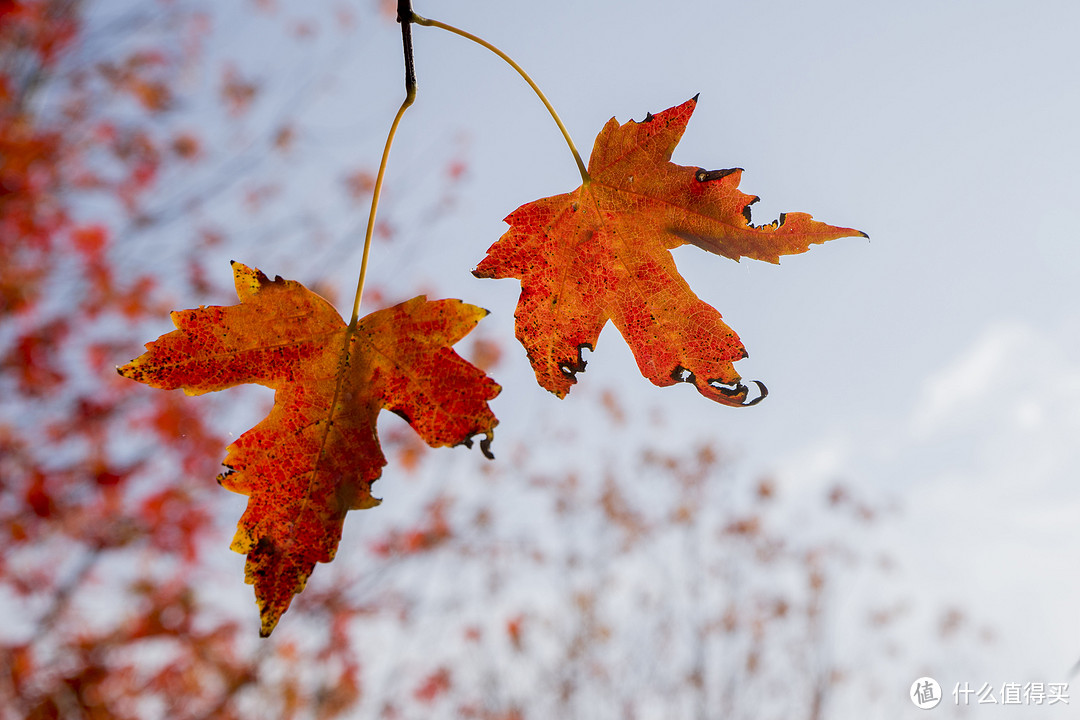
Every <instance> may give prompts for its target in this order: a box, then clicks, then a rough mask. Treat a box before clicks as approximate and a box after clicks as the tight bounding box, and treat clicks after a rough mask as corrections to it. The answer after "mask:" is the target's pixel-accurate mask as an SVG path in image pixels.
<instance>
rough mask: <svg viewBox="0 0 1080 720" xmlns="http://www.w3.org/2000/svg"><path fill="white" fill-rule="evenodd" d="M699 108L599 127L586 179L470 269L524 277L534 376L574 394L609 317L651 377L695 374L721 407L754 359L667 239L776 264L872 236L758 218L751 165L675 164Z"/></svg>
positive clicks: (518, 221) (738, 389) (787, 218)
mask: <svg viewBox="0 0 1080 720" xmlns="http://www.w3.org/2000/svg"><path fill="white" fill-rule="evenodd" d="M696 105H697V98H696V97H695V98H693V99H691V100H688V101H687V102H685V103H683V104H682V105H678V106H676V107H673V108H670V109H668V110H665V111H664V112H662V113H658V114H656V115H651V114H650V115H648V116H647V117H646V118H645V120H644V121H642V122H634V121H630V122H627V123H625V124H623V125H619V123H618V122H617V121H616V120H615V118H612V119H611V120H609V121H608V123H607V125H605V126H604V129H603V130H601V131H600V134H599V135H598V136H597V138H596V143H595V145H594V146H593V152H592V156H591V157H590V158H589V167H588V174H589V177H590V180H589V181H588V182H586V183H584V184H583V185H582V186H581V187H579V188H578V189H577V190H575V191H573V192H571V193H566V194H563V195H556V196H554V197H549V198H544V199H542V200H537V201H535V202H531V203H528V204H526V205H522V206H521V207H520V208H518V209H517V210H515V211H514V212H512V213H511V214H510V215H509V216H507V218H506V222H507V223H509V224H510V229H509V230H508V231H507V232H506V233H505V234H504V235H503V236H502V237H501V238H500V239H499V240H498V241H496V242H495V244H493V245H492V246H491V247H490V248H489V249H488V253H487V257H485V258H484V260H483V261H482V262H481V263H480V264H479V265H478V266H477V268H476V270H474V271H473V274H474V275H476V276H477V277H483V278H518V279H520V280H521V297H520V299H519V301H518V306H517V312H516V313H515V319H516V334H517V338H518V340H519V341H520V342H521V344H522V345H524V346H525V350H526V351H527V353H528V356H529V361H530V362H531V363H532V366H533V370H534V372H535V373H536V379H537V382H539V383H540V385H541V386H542V387H544V388H546V389H548V390H550V391H551V392H553V393H555V394H556V395H558V396H559V397H565V396H566V394H567V393H568V392H569V391H570V386H571V385H573V384H574V383H575V382H576V378H575V377H574V376H575V374H576V373H578V372H581V371H582V370H584V369H585V361H584V360H583V359H582V356H581V350H582V348H589V349H590V350H593V349H594V348H595V346H596V340H597V338H598V337H599V335H600V331H601V329H602V328H603V327H604V325H605V324H606V323H607V322H608V320H611V321H612V322H613V323H614V324H615V326H616V327H617V328H618V329H619V332H621V333H622V336H623V337H624V338H625V339H626V342H627V344H628V345H629V346H630V349H631V350H632V351H633V353H634V358H635V359H636V360H637V364H638V368H639V369H640V370H641V373H642V375H644V376H645V377H647V378H648V379H649V380H651V381H652V382H653V383H655V384H656V385H659V386H661V387H664V386H668V385H673V384H674V383H676V382H692V383H694V386H695V387H696V388H697V389H698V392H700V393H701V394H702V395H704V396H705V397H707V398H709V399H711V400H715V401H717V402H720V403H723V404H725V405H744V404H745V405H752V404H754V403H756V402H758V401H760V400H761V399H762V398H763V397H764V396H765V393H766V392H767V391H766V390H765V386H764V385H762V384H761V383H757V385H758V387H759V389H760V390H761V393H762V394H761V395H760V396H759V397H757V398H755V399H754V400H753V401H750V402H747V401H746V398H747V394H748V391H747V388H746V386H745V385H743V384H742V382H741V378H740V377H739V374H738V373H737V372H736V371H735V368H734V365H733V364H732V363H734V362H735V361H737V360H740V359H742V358H744V357H746V356H747V353H746V350H745V348H744V347H743V344H742V341H741V340H739V336H738V335H736V334H735V331H734V330H732V329H731V328H730V327H728V326H727V324H726V323H725V322H724V321H723V319H722V318H721V315H720V313H719V312H717V311H716V310H715V309H714V308H713V307H712V306H710V305H708V304H707V303H705V302H703V301H702V300H700V299H699V298H698V297H697V296H696V295H695V294H694V293H693V291H692V290H691V289H690V286H689V285H688V284H687V283H686V281H685V280H684V279H683V278H682V276H680V275H679V272H678V270H677V269H676V267H675V261H674V259H673V258H672V256H671V253H670V250H671V249H672V248H675V247H678V246H680V245H684V244H687V243H690V244H693V245H696V246H698V247H700V248H702V249H703V250H707V251H709V252H712V253H716V254H718V255H723V256H725V257H728V258H731V259H733V260H736V261H738V260H739V259H740V258H742V257H750V258H754V259H756V260H764V261H767V262H772V263H777V262H779V261H780V256H781V255H790V254H794V253H801V252H806V250H807V249H809V247H810V245H812V244H814V243H823V242H825V241H827V240H833V239H836V238H840V237H850V236H856V235H861V236H863V237H866V235H865V233H862V232H860V231H858V230H852V229H850V228H841V227H833V226H831V225H826V224H824V223H821V222H817V221H816V220H814V219H812V217H811V216H810V215H808V214H806V213H786V214H784V215H781V216H780V219H779V220H778V221H775V222H773V223H771V224H767V225H759V226H755V225H751V224H750V205H751V204H753V203H754V202H756V201H757V200H758V198H756V197H754V196H751V195H746V194H744V193H743V192H741V191H740V190H739V189H738V185H739V179H740V177H741V175H742V170H741V169H739V168H735V169H731V170H713V171H707V170H703V169H701V168H697V167H684V166H681V165H676V164H674V163H672V162H670V160H671V153H672V152H673V151H674V149H675V146H676V145H677V144H678V142H679V140H680V139H681V138H682V134H683V131H684V130H685V129H686V124H687V122H688V121H689V119H690V116H691V114H693V112H694V107H695V106H696Z"/></svg>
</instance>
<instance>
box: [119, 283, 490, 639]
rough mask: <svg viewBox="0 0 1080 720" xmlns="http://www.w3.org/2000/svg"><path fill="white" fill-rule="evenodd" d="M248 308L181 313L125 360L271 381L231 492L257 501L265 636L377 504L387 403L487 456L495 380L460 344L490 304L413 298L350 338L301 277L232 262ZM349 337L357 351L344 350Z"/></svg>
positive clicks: (187, 379) (205, 379)
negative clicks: (355, 521) (351, 514)
mask: <svg viewBox="0 0 1080 720" xmlns="http://www.w3.org/2000/svg"><path fill="white" fill-rule="evenodd" d="M233 273H234V278H235V281H236V292H237V295H238V296H239V298H240V304H238V305H231V306H228V307H200V308H197V309H194V310H181V311H177V312H174V313H172V320H173V323H174V324H175V325H176V328H177V329H176V330H174V331H172V332H170V333H168V334H166V335H162V336H161V337H160V338H158V339H157V340H156V341H154V342H151V343H148V344H147V346H146V347H147V351H146V352H145V353H144V354H143V355H141V356H139V357H138V358H136V359H135V360H132V361H131V362H130V363H128V364H127V365H125V366H123V367H121V368H118V370H119V372H120V374H121V375H123V376H125V377H128V378H131V379H133V380H138V381H139V382H143V383H146V384H147V385H150V386H152V387H157V388H163V389H175V388H182V389H183V390H184V392H186V393H187V394H189V395H200V394H202V393H206V392H211V391H214V390H223V389H225V388H228V387H233V386H235V385H239V384H243V383H257V384H260V385H265V386H267V387H271V388H274V390H275V391H276V392H275V395H274V407H273V408H272V409H271V411H270V414H269V415H268V416H267V417H266V419H264V420H263V421H262V422H260V423H259V424H258V425H256V426H255V427H254V428H252V429H251V430H249V431H248V432H246V433H244V434H243V435H241V436H240V438H238V439H237V441H236V442H234V443H233V444H232V445H230V446H229V448H228V455H227V456H226V458H225V465H226V467H228V468H229V470H228V472H225V473H223V474H222V475H220V476H218V482H220V483H221V485H222V486H223V487H225V488H228V489H229V490H232V491H234V492H238V493H242V494H244V495H248V496H249V500H248V506H247V509H246V510H245V512H244V515H243V517H241V519H240V523H239V525H238V527H237V531H236V535H235V537H234V538H233V542H232V549H233V550H235V551H237V552H239V553H246V554H247V558H248V559H247V566H246V575H247V577H246V580H247V582H248V583H251V584H253V585H254V586H255V597H256V600H257V601H258V604H259V609H260V613H261V616H262V631H261V634H262V635H263V636H264V637H265V636H267V635H269V634H270V632H271V631H272V630H273V629H274V626H275V625H276V624H277V621H278V619H279V618H280V617H281V615H282V613H284V612H285V610H286V609H287V608H288V607H289V603H290V602H291V601H292V597H293V595H295V594H296V593H299V592H300V591H302V590H303V589H304V585H305V583H306V582H307V578H308V576H309V575H310V574H311V572H312V570H313V569H314V567H315V563H316V562H330V560H332V559H333V557H334V553H335V551H336V550H337V546H338V542H339V540H340V539H341V528H342V525H343V523H344V520H345V514H346V513H347V512H348V511H349V510H356V509H363V508H370V507H374V506H375V505H378V504H379V500H377V499H376V498H374V497H372V495H371V483H373V482H374V481H375V480H376V479H377V478H378V477H379V476H380V475H381V474H382V467H383V465H385V464H386V458H385V457H384V456H383V453H382V450H381V448H380V446H379V439H378V437H377V435H376V430H375V421H376V417H377V416H378V413H379V411H380V410H381V409H383V408H386V409H388V410H391V411H393V412H395V413H397V414H398V415H400V416H402V417H403V418H405V419H406V420H407V421H408V422H409V424H410V425H412V427H413V428H414V429H415V430H416V431H417V432H418V433H419V434H420V436H421V437H422V438H423V439H424V440H425V441H426V442H427V443H428V444H429V445H431V446H433V447H438V446H451V445H460V444H465V445H471V438H472V437H473V436H475V435H484V436H485V437H484V439H483V440H482V441H481V443H480V445H481V448H482V449H483V451H484V453H485V454H487V455H489V456H490V453H489V451H488V447H489V444H490V442H491V439H492V433H493V430H494V427H495V425H496V424H497V422H498V421H497V420H496V419H495V416H494V415H493V414H492V412H491V409H490V408H489V407H488V405H487V402H488V401H489V400H491V399H492V398H494V397H495V396H496V395H497V394H498V393H499V390H500V388H499V386H498V385H496V384H495V382H494V381H492V380H491V379H490V378H488V377H487V376H486V375H484V373H483V372H482V371H480V370H478V369H477V368H475V367H474V366H472V365H470V364H469V363H467V362H466V361H465V360H463V359H462V358H461V357H460V356H458V355H457V353H455V352H454V351H453V350H452V349H451V346H452V345H453V344H454V343H455V342H457V341H458V340H460V339H461V338H462V337H464V336H465V335H466V334H467V333H468V332H469V331H470V330H472V328H473V327H474V326H475V325H476V323H477V322H479V321H480V319H481V318H483V317H484V316H485V315H486V314H487V311H486V310H483V309H482V308H478V307H475V306H473V305H467V304H465V303H462V302H461V301H460V300H439V301H435V302H429V301H428V300H426V299H425V298H424V297H422V296H421V297H416V298H413V299H412V300H409V301H407V302H404V303H401V304H400V305H396V306H394V307H391V308H386V309H385V310H378V311H376V312H373V313H371V314H370V315H368V316H366V317H364V318H362V319H361V320H360V321H359V323H358V324H357V327H356V329H355V332H352V333H350V332H349V331H348V329H347V327H346V325H345V323H344V322H343V321H342V319H341V317H340V316H339V315H338V313H337V311H336V310H334V308H333V306H331V305H330V303H328V302H327V301H326V300H324V299H323V298H321V297H319V296H318V295H316V294H315V293H313V292H311V291H310V290H308V289H307V288H305V287H304V286H303V285H301V284H300V283H297V282H294V281H291V280H283V279H281V278H280V277H278V278H276V279H275V280H270V279H269V278H267V277H266V275H264V274H263V273H261V272H260V271H258V270H255V269H252V268H248V267H246V266H244V265H241V264H240V263H234V264H233ZM346 342H347V343H348V348H347V351H346Z"/></svg>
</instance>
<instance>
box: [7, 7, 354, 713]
mask: <svg viewBox="0 0 1080 720" xmlns="http://www.w3.org/2000/svg"><path fill="white" fill-rule="evenodd" d="M92 15H93V17H94V19H93V21H91V20H90V19H89V18H90V16H92ZM209 22H210V17H209V16H208V15H207V14H205V13H204V12H202V11H201V10H200V8H199V7H198V5H197V4H195V3H183V2H161V3H157V2H155V3H142V4H131V3H128V4H126V5H125V4H122V3H108V2H101V3H92V2H77V1H75V0H15V1H12V0H2V1H0V557H2V560H0V603H2V604H3V613H4V616H5V617H6V618H8V619H9V622H6V623H5V626H4V629H3V631H2V633H0V668H2V672H0V708H2V710H0V712H2V714H3V716H4V717H34V718H37V717H40V718H47V717H102V718H105V717H108V718H124V717H130V718H142V717H171V718H194V717H208V718H209V717H213V718H217V717H270V716H281V717H287V716H292V715H295V714H296V713H297V712H301V711H302V712H303V714H304V715H305V716H315V717H330V716H334V715H337V714H340V713H341V712H342V711H344V710H345V709H346V708H347V707H349V706H350V705H351V704H352V703H353V702H354V701H355V700H356V698H357V697H358V693H359V685H358V683H359V678H358V674H357V673H358V660H357V658H356V655H355V648H354V647H353V646H352V645H351V644H350V643H348V642H344V641H343V640H342V633H343V626H342V624H341V621H340V618H341V617H344V616H347V615H348V614H349V613H350V612H352V607H351V606H349V605H348V604H347V603H344V602H340V603H339V604H337V605H335V604H334V603H335V601H336V600H337V598H336V596H335V595H334V594H333V593H330V595H329V596H327V597H326V598H325V602H324V603H323V604H322V605H321V606H320V608H319V609H318V611H313V614H314V615H319V614H320V613H321V614H322V615H324V616H325V617H324V619H325V620H326V622H319V623H318V624H317V626H316V629H315V632H313V633H311V634H309V635H308V640H309V642H308V643H307V644H306V645H305V646H304V647H302V648H301V647H297V646H296V645H294V644H291V643H289V642H284V643H280V644H276V645H274V646H273V647H269V648H268V647H265V646H264V647H257V646H256V644H255V643H253V642H248V641H247V638H249V637H250V633H246V632H241V630H240V626H239V625H238V624H237V621H236V617H235V613H234V612H232V611H231V609H230V608H227V607H225V608H221V607H215V606H214V604H213V603H209V602H207V600H206V597H205V594H204V593H202V592H200V588H206V587H209V586H213V584H215V583H217V582H219V580H218V576H219V573H220V570H219V569H216V568H215V567H214V565H215V563H213V562H212V561H208V560H207V557H208V553H207V552H205V551H204V550H205V549H206V548H213V551H214V552H215V553H217V552H220V548H221V547H222V533H221V527H220V526H218V525H217V524H216V520H215V517H214V508H215V506H217V505H218V504H219V502H218V500H217V493H218V492H219V489H218V488H216V487H214V484H213V483H212V482H208V480H209V479H210V478H212V477H214V475H215V474H216V472H217V467H218V465H219V462H220V458H221V452H222V448H223V447H224V445H225V444H226V442H225V440H224V439H223V438H222V437H219V436H218V434H217V433H216V432H214V431H213V430H212V429H211V428H210V427H209V426H208V425H207V423H206V413H207V412H208V410H209V408H210V407H211V406H210V405H205V404H204V405H202V406H195V405H192V404H189V403H186V402H184V400H183V399H182V398H181V397H176V396H174V395H171V394H165V393H161V394H159V396H157V397H154V396H150V395H148V394H146V393H142V392H140V391H139V389H138V388H135V387H132V384H131V383H128V382H124V381H123V380H122V379H121V378H119V377H117V376H116V374H115V370H114V368H115V365H116V363H117V360H118V358H123V357H125V356H128V355H130V354H131V351H132V349H133V348H136V347H138V345H139V341H138V340H137V338H139V337H141V336H143V335H145V334H146V331H145V329H140V328H145V326H146V323H158V322H160V321H161V319H163V318H164V317H166V316H167V309H168V307H169V305H171V304H172V301H173V298H172V297H171V295H172V294H173V293H175V292H176V288H177V287H184V286H185V285H184V284H185V283H186V284H187V286H190V287H194V288H196V289H197V290H198V291H199V292H202V293H206V292H210V290H211V289H210V287H209V286H208V285H207V283H206V282H205V281H204V280H203V277H204V274H203V268H202V264H201V259H200V253H201V252H202V251H203V250H204V249H205V247H206V244H207V242H214V241H215V238H213V237H211V236H210V234H208V233H199V232H197V229H192V231H189V232H190V233H191V234H194V235H195V236H196V237H199V238H200V240H199V241H196V242H192V243H188V244H187V246H186V248H185V249H184V250H183V251H180V252H174V253H173V259H174V260H177V261H179V264H178V267H181V268H186V269H187V273H186V276H184V277H182V278H180V279H179V280H178V279H177V278H171V279H170V281H171V286H167V285H168V284H167V283H165V282H163V280H164V278H162V277H161V276H160V275H155V274H154V273H153V272H151V271H139V269H138V267H139V265H138V263H137V262H136V263H132V262H125V261H124V258H130V256H131V255H132V254H133V250H134V249H135V248H140V247H144V246H145V245H146V243H147V242H148V240H149V238H151V237H152V233H153V232H154V231H155V230H156V229H158V228H159V226H160V223H161V222H163V220H164V219H166V218H167V217H168V216H169V215H170V213H171V214H172V215H176V214H178V213H179V211H183V212H185V213H186V212H190V211H192V206H193V202H192V198H190V197H188V198H186V199H185V201H184V203H183V206H182V207H179V208H178V207H172V208H170V207H168V206H162V204H161V203H160V202H156V203H152V202H150V198H151V196H153V195H154V194H155V192H156V191H160V189H161V187H162V184H163V183H162V178H163V177H165V178H169V179H170V180H175V179H176V178H178V177H182V176H183V174H184V173H185V172H187V171H188V169H189V167H190V166H192V165H194V164H197V163H199V162H201V161H202V143H203V142H204V140H203V138H201V137H200V136H199V135H197V134H195V133H194V132H191V131H181V130H177V129H176V123H175V119H174V114H175V111H176V110H177V108H180V107H182V106H183V105H184V103H185V102H188V101H190V98H187V97H185V95H184V83H182V82H181V80H182V77H183V75H184V73H186V72H190V71H191V69H192V68H194V67H199V66H200V65H206V64H209V63H210V61H208V60H207V59H206V58H204V57H203V56H202V49H201V45H200V42H201V40H200V39H201V38H202V37H203V36H205V35H206V34H207V33H208V32H209V30H210V28H209ZM206 72H208V73H212V72H215V71H214V70H213V67H211V68H210V69H209V70H206ZM217 73H218V74H219V76H220V78H221V80H220V82H221V100H222V104H223V105H225V106H226V108H227V109H228V111H229V112H230V113H231V114H232V115H233V116H234V117H239V116H240V115H242V112H243V109H244V107H243V106H244V104H245V103H247V102H250V100H251V97H252V95H253V94H254V92H255V86H254V85H252V84H250V83H246V82H245V81H244V80H243V79H242V78H241V77H240V76H239V75H238V73H237V71H236V70H235V69H234V68H232V67H229V66H225V67H222V68H220V69H219V70H218V71H217ZM237 122H240V121H239V120H238V121H237ZM281 132H282V133H285V132H286V130H284V129H283V130H282V131H281ZM277 141H278V142H279V143H284V142H286V139H285V138H283V137H278V138H277ZM218 179H219V180H223V179H224V180H229V179H230V178H229V177H228V176H227V173H225V172H219V173H218ZM217 189H220V183H219V187H218V188H217ZM196 199H197V198H196ZM208 540H210V541H211V542H207V541H208ZM211 578H213V579H212V580H211ZM301 664H302V665H303V666H304V667H305V668H307V669H310V670H314V669H317V670H318V672H315V673H308V674H304V673H301V672H298V671H295V672H294V671H289V670H288V668H295V667H297V666H299V665H301Z"/></svg>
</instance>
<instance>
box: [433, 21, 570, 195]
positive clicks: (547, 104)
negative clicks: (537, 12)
mask: <svg viewBox="0 0 1080 720" xmlns="http://www.w3.org/2000/svg"><path fill="white" fill-rule="evenodd" d="M412 19H413V22H415V23H416V24H417V25H424V26H427V27H437V28H442V29H443V30H446V31H448V32H452V33H454V34H455V35H460V36H461V37H463V38H465V39H466V40H472V41H473V42H474V43H476V44H478V45H482V46H484V47H486V48H487V49H488V50H490V51H491V52H493V53H495V54H496V55H498V56H499V57H500V58H502V59H503V60H504V61H505V62H506V64H507V65H509V66H510V67H512V68H514V69H515V70H517V72H518V75H521V77H522V78H523V79H524V80H525V82H527V83H529V87H531V88H532V89H533V92H534V93H536V96H537V97H538V98H540V102H542V103H544V107H546V108H547V110H548V112H549V113H551V117H552V119H553V120H555V124H556V125H558V126H559V130H560V131H561V132H562V135H563V137H564V138H565V139H566V144H567V145H569V146H570V152H571V153H573V155H574V161H575V162H576V163H577V166H578V172H580V173H581V182H582V183H583V184H585V185H588V184H589V182H591V178H590V177H589V171H588V170H587V169H586V168H585V163H584V162H583V161H582V159H581V154H580V153H578V151H577V148H576V147H574V141H573V140H572V139H571V138H570V133H569V132H568V131H567V129H566V126H565V125H563V121H562V120H561V119H559V114H558V113H557V112H555V108H553V107H552V106H551V103H550V102H548V99H547V97H546V96H545V95H544V93H543V92H542V91H541V90H540V88H539V87H537V85H536V83H535V82H533V79H532V78H531V77H529V74H528V73H527V72H525V71H524V70H523V69H522V67H521V66H520V65H518V64H517V63H516V62H514V60H513V59H512V58H511V57H510V56H509V55H507V54H506V53H504V52H503V51H502V50H500V49H499V48H497V47H495V46H494V45H492V44H491V43H489V42H488V41H487V40H483V39H482V38H478V37H476V36H475V35H473V34H472V33H469V32H466V31H464V30H461V29H460V28H456V27H454V26H453V25H447V24H446V23H444V22H439V21H438V20H429V19H428V18H425V17H421V16H419V15H417V14H416V13H413V14H412Z"/></svg>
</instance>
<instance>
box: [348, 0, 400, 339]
mask: <svg viewBox="0 0 1080 720" xmlns="http://www.w3.org/2000/svg"><path fill="white" fill-rule="evenodd" d="M410 4H411V2H410V0H400V1H399V2H398V13H399V18H400V17H409V16H412V15H413V13H412V9H411V8H409V7H408V6H409V5H410ZM402 6H405V12H404V14H403V13H402ZM401 43H402V47H403V48H404V50H405V99H404V100H403V101H402V102H401V107H399V108H398V111H397V115H395V116H394V121H393V122H392V123H390V132H389V134H387V136H386V145H385V146H384V147H383V154H382V160H381V161H380V162H379V172H378V174H377V175H376V176H375V188H374V190H372V192H371V212H370V213H368V223H367V233H366V234H365V235H364V254H363V256H362V257H361V259H360V279H359V280H358V281H357V283H356V296H355V298H354V299H353V308H352V317H351V319H350V320H349V328H350V330H352V329H353V328H355V327H356V323H357V322H358V320H359V319H360V300H361V299H362V298H363V296H364V281H365V280H366V279H367V267H368V257H369V256H370V255H371V239H372V237H373V236H374V234H375V213H376V212H377V211H378V209H379V196H380V195H382V186H383V178H384V177H386V165H387V161H388V160H389V159H390V146H391V145H393V144H394V135H396V134H397V129H398V125H399V124H400V123H401V118H402V116H403V115H405V111H406V110H407V109H408V108H409V106H410V105H412V104H413V101H414V100H415V99H416V72H415V70H414V69H413V57H412V34H411V33H410V31H409V23H408V22H404V21H403V22H402V23H401Z"/></svg>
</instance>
